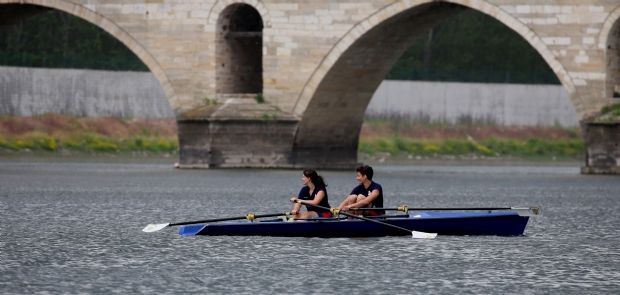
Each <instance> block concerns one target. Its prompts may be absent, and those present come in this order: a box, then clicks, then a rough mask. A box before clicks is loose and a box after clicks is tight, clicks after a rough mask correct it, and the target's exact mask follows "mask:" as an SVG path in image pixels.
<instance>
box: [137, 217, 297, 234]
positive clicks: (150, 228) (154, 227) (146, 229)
mask: <svg viewBox="0 0 620 295" xmlns="http://www.w3.org/2000/svg"><path fill="white" fill-rule="evenodd" d="M289 214H290V213H289V212H284V213H274V214H261V215H255V214H253V213H248V214H246V215H244V216H236V217H225V218H215V219H205V220H196V221H184V222H177V223H158V224H149V225H147V226H146V227H144V228H143V229H142V231H143V232H145V233H152V232H156V231H158V230H161V229H164V228H166V227H169V226H178V225H187V224H196V223H210V222H220V221H229V220H239V219H247V220H249V221H254V219H256V218H262V217H275V216H284V215H286V216H288V215H289Z"/></svg>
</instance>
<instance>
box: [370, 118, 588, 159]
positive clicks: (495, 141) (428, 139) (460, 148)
mask: <svg viewBox="0 0 620 295" xmlns="http://www.w3.org/2000/svg"><path fill="white" fill-rule="evenodd" d="M359 151H360V152H361V153H363V154H367V155H371V156H372V155H377V154H381V155H386V154H387V155H388V156H403V155H404V156H407V157H417V158H420V157H422V158H432V157H442V156H459V157H466V158H467V157H469V158H480V157H495V158H497V157H517V158H549V159H578V158H580V157H582V155H583V153H584V143H583V140H582V139H581V135H580V134H579V130H578V129H567V128H561V127H501V126H494V125H458V126H455V125H446V124H423V123H408V122H407V121H405V120H394V119H391V120H379V119H375V120H367V121H366V122H365V123H364V126H363V128H362V133H361V135H360V145H359Z"/></svg>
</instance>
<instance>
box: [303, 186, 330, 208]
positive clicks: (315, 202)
mask: <svg viewBox="0 0 620 295" xmlns="http://www.w3.org/2000/svg"><path fill="white" fill-rule="evenodd" d="M323 198H325V191H323V190H320V191H319V192H318V193H316V195H315V196H314V199H312V200H309V201H304V203H305V204H310V205H318V204H321V201H322V200H323Z"/></svg>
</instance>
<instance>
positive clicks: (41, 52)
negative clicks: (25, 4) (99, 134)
mask: <svg viewBox="0 0 620 295" xmlns="http://www.w3.org/2000/svg"><path fill="white" fill-rule="evenodd" d="M0 65H7V66H25V67H44V68H78V69H99V70H112V71H148V68H147V67H146V66H145V65H144V64H143V63H142V61H141V60H140V59H138V58H137V57H136V56H135V55H134V54H133V53H132V52H131V51H130V50H129V49H128V48H127V47H126V46H125V45H124V44H122V43H121V42H120V41H118V40H117V39H115V38H114V37H112V36H111V35H110V34H108V33H107V32H105V31H103V30H102V29H100V28H98V27H97V26H95V25H93V24H91V23H89V22H87V21H84V20H82V19H80V18H77V17H74V16H72V15H70V14H67V13H64V12H61V11H56V10H50V11H47V12H42V13H39V14H35V15H33V16H30V17H27V18H24V19H21V20H18V21H16V22H15V23H11V24H9V25H2V26H0Z"/></svg>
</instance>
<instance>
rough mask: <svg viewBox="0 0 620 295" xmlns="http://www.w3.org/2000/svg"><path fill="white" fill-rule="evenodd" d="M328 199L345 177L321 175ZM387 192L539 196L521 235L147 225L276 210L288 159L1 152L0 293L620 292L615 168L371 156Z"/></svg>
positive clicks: (502, 200) (290, 186)
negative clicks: (180, 159)
mask: <svg viewBox="0 0 620 295" xmlns="http://www.w3.org/2000/svg"><path fill="white" fill-rule="evenodd" d="M322 174H323V175H324V176H325V177H326V180H327V182H328V184H329V186H328V191H329V196H330V200H332V202H331V203H332V205H335V204H336V203H337V202H339V201H340V200H341V198H342V196H343V195H345V194H346V193H348V192H349V191H350V189H351V188H352V187H353V186H354V185H355V184H356V183H355V180H354V175H353V173H352V172H324V173H322ZM375 174H376V176H375V180H376V181H377V182H379V183H381V184H382V185H383V187H384V190H385V196H386V203H387V205H389V206H396V205H398V204H403V203H406V204H408V205H409V206H410V207H411V206H418V207H425V206H428V207H440V206H455V207H458V206H511V205H512V206H515V205H535V206H541V207H542V208H543V216H542V217H539V218H537V219H535V220H531V221H530V223H529V225H528V228H527V230H526V236H523V237H492V236H491V237H452V236H439V237H438V238H437V239H435V240H430V241H425V240H413V239H411V238H408V237H385V238H367V239H359V238H358V239H348V238H343V239H320V238H276V237H180V236H178V234H177V231H176V228H168V229H165V230H162V231H160V232H157V233H150V234H146V233H143V232H142V231H141V229H142V228H143V227H144V226H145V225H146V224H148V223H158V222H178V221H187V220H196V219H205V218H216V217H226V216H239V215H245V214H246V213H247V212H254V213H258V214H261V213H277V212H282V211H286V210H288V209H289V208H290V205H289V203H288V201H287V200H288V199H289V197H290V195H291V194H293V193H296V192H297V191H298V190H299V188H300V185H301V182H300V180H299V178H300V175H301V174H300V172H299V171H293V170H209V171H205V170H174V169H172V167H171V165H168V164H105V163H86V162H81V163H78V162H75V163H71V162H53V163H50V162H35V161H11V160H0V216H1V222H0V293H2V294H33V293H50V294H58V293H72V294H75V293H106V294H107V293H122V294H127V293H177V294H178V293H183V294H185V293H202V294H204V293H265V294H268V293H377V294H408V293H477V294H479V293H495V294H499V293H519V294H522V293H530V294H531V293H536V294H538V293H555V294H565V293H575V294H583V293H586V294H592V293H603V294H611V293H615V294H618V292H620V259H619V258H620V238H619V233H620V230H618V225H620V215H619V214H618V212H620V178H618V177H609V176H582V175H579V173H578V168H576V167H528V166H519V167H501V166H493V167H483V166H380V167H377V168H376V172H375Z"/></svg>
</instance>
